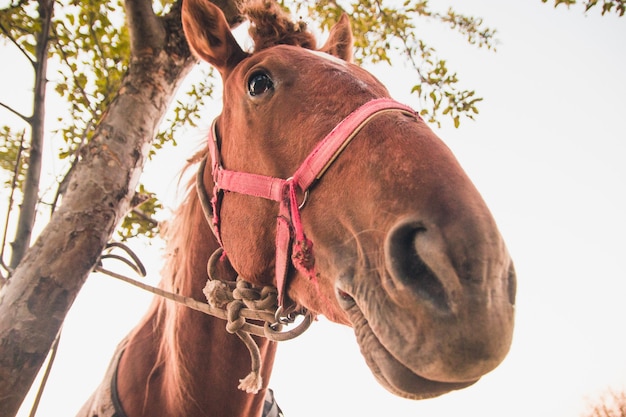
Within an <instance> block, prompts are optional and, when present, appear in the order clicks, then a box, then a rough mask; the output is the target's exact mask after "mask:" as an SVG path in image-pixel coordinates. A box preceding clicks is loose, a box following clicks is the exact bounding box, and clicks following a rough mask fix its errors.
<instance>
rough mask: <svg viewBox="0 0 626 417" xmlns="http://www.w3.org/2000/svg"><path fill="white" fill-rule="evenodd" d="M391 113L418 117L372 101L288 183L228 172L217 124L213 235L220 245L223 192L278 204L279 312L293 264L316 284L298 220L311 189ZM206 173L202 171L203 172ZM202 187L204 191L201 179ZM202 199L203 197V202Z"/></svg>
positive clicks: (309, 248) (211, 146) (383, 100)
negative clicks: (300, 198) (368, 126)
mask: <svg viewBox="0 0 626 417" xmlns="http://www.w3.org/2000/svg"><path fill="white" fill-rule="evenodd" d="M389 111H399V112H401V113H404V114H406V115H409V116H414V117H418V118H419V115H418V114H417V113H416V112H415V111H414V110H413V109H411V108H410V107H408V106H405V105H403V104H400V103H398V102H396V101H394V100H391V99H387V98H381V99H375V100H372V101H369V102H367V103H365V104H364V105H362V106H361V107H359V108H358V109H356V110H355V111H354V112H352V113H351V114H350V115H348V116H347V117H346V118H345V119H343V120H342V121H341V122H339V124H338V125H337V126H335V128H334V129H333V130H332V131H331V132H330V133H329V134H328V135H327V136H326V137H325V138H324V139H322V140H321V141H320V142H319V143H318V144H317V146H316V147H315V149H313V151H312V152H311V153H310V154H309V156H307V158H306V159H305V160H304V162H303V163H302V165H300V167H299V168H298V169H297V170H296V172H295V173H294V174H293V176H291V177H290V178H287V179H281V178H274V177H268V176H264V175H257V174H250V173H246V172H238V171H229V170H228V169H225V168H224V167H223V166H222V162H221V158H220V152H219V147H218V144H217V134H216V132H215V122H213V126H212V128H211V131H210V134H209V153H210V156H211V161H212V164H211V170H212V173H213V181H214V183H215V188H214V189H213V197H212V199H211V205H212V207H213V216H212V229H213V232H214V233H215V236H216V237H217V240H218V242H219V243H220V245H221V244H222V241H221V236H220V218H219V212H220V205H221V199H222V191H229V192H234V193H239V194H245V195H250V196H255V197H260V198H265V199H268V200H272V201H276V202H278V203H279V204H280V209H279V214H278V218H277V224H276V271H275V273H276V287H277V289H278V306H279V308H281V307H283V305H284V301H285V300H284V298H285V290H286V287H287V275H288V271H289V258H291V263H292V264H293V265H294V266H295V268H296V269H297V270H298V271H300V272H301V273H303V274H305V275H307V276H308V277H309V278H310V279H311V280H312V281H313V282H315V283H317V277H316V273H315V258H314V257H313V243H312V242H311V241H310V240H309V239H308V238H307V237H306V235H305V233H304V229H303V226H302V221H301V219H300V210H301V209H302V207H303V206H304V204H305V203H306V198H307V196H308V193H309V189H310V187H311V186H312V185H313V183H314V182H315V181H316V180H319V179H320V178H321V177H322V175H324V173H325V172H326V170H327V169H328V168H329V167H330V165H331V164H332V163H333V162H334V161H335V160H336V159H337V157H338V156H339V155H340V154H341V152H342V151H343V150H344V149H345V148H346V147H347V146H348V144H349V143H350V141H351V140H352V139H353V138H354V137H355V136H356V135H357V134H358V133H359V131H360V130H361V129H362V128H363V126H365V125H366V124H367V123H368V122H369V121H370V120H371V119H372V118H374V117H375V116H377V115H379V114H381V113H384V112H389ZM200 169H201V170H203V166H202V167H201V168H200ZM198 183H199V184H198V185H199V186H200V185H201V181H200V178H199V181H198ZM298 190H300V191H301V192H302V193H304V201H303V202H302V203H300V204H299V203H298V201H297V192H298ZM201 198H202V196H201Z"/></svg>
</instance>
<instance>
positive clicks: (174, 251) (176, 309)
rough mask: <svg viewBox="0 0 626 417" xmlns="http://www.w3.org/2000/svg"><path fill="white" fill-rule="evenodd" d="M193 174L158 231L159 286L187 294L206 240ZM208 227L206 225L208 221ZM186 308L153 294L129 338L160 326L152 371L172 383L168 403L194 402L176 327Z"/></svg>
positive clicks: (205, 150) (188, 166) (190, 162)
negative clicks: (160, 242)
mask: <svg viewBox="0 0 626 417" xmlns="http://www.w3.org/2000/svg"><path fill="white" fill-rule="evenodd" d="M207 153H208V148H206V147H204V148H203V149H202V150H201V151H199V152H197V153H196V154H195V155H194V156H192V157H191V158H190V159H188V160H187V163H186V164H185V166H184V167H183V169H182V171H181V173H180V175H179V178H180V179H181V180H182V177H183V176H184V174H185V173H186V172H188V170H189V169H191V168H193V167H194V166H196V165H197V163H198V162H199V161H200V160H201V159H202V158H203V157H204V156H205V155H206V154H207ZM195 183H196V180H195V176H192V178H191V179H190V180H189V181H188V182H187V184H186V185H184V186H183V187H181V188H182V189H183V192H184V197H183V199H182V201H181V203H180V205H179V206H178V207H177V209H176V210H175V212H174V214H173V215H172V220H171V221H169V222H165V223H163V224H162V225H161V235H162V236H163V238H164V239H165V241H166V247H165V262H164V266H163V268H162V271H161V276H162V279H161V282H160V283H159V287H161V288H162V289H163V290H166V291H169V292H173V293H176V294H189V293H190V292H191V287H192V283H193V279H191V277H192V276H193V275H194V271H193V266H192V265H193V264H194V257H195V256H198V255H197V253H198V252H195V251H196V250H198V251H201V250H202V248H197V247H195V246H196V245H197V244H201V242H203V241H205V239H206V236H202V232H201V231H199V230H198V228H197V222H194V219H202V220H201V221H206V220H205V219H204V213H203V212H202V208H201V205H200V203H199V198H198V195H197V193H196V192H195ZM207 227H208V225H207ZM186 310H187V307H185V306H182V305H179V304H175V303H172V302H171V301H169V300H167V299H165V298H162V297H155V299H154V301H153V302H152V304H151V306H150V308H149V309H148V311H147V312H146V315H145V316H144V318H143V320H142V321H141V322H140V323H139V325H138V326H137V327H136V328H135V330H134V331H133V332H132V333H131V335H130V339H131V340H132V339H133V337H134V336H138V335H140V334H141V329H142V328H145V327H146V326H148V327H149V328H151V329H152V330H153V331H154V330H156V329H159V328H161V329H162V330H161V333H160V337H159V335H155V340H159V345H158V346H156V352H157V359H156V361H155V365H154V368H153V369H152V371H151V375H157V374H162V375H163V377H164V378H169V379H170V380H171V382H172V383H170V384H168V387H169V390H168V391H167V392H164V395H166V396H167V397H168V398H169V400H170V404H182V405H183V406H184V407H191V406H193V405H194V403H193V400H192V398H193V397H192V396H191V395H190V387H189V383H188V381H189V380H190V378H189V367H188V365H187V364H186V363H185V358H184V355H183V354H182V352H184V346H181V345H180V340H179V337H178V330H179V329H180V328H181V326H182V325H184V323H181V321H184V315H183V314H181V313H183V312H185V311H186ZM151 380H152V377H150V378H148V380H147V381H146V387H145V390H146V394H145V396H146V399H147V397H148V392H149V390H150V382H151ZM178 411H180V412H181V415H185V414H186V410H178Z"/></svg>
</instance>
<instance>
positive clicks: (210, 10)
mask: <svg viewBox="0 0 626 417" xmlns="http://www.w3.org/2000/svg"><path fill="white" fill-rule="evenodd" d="M182 22H183V30H184V32H185V37H186V38H187V42H188V43H189V47H190V48H191V50H192V52H193V53H194V54H195V55H196V56H197V57H198V58H200V59H202V60H204V61H206V62H208V63H209V64H211V65H213V66H214V67H215V68H217V69H218V70H219V71H220V73H221V74H222V77H223V78H225V76H226V75H227V74H228V73H229V72H230V71H231V70H232V69H233V68H234V67H235V66H236V65H237V64H238V63H239V62H240V61H241V60H242V59H244V58H245V57H246V56H247V55H246V53H245V52H244V51H243V50H242V49H241V48H240V47H239V44H238V43H237V41H236V40H235V37H234V36H233V34H232V33H231V31H230V27H229V25H228V22H227V21H226V17H224V13H222V11H221V10H220V8H219V7H217V6H216V5H214V4H213V3H210V2H209V1H208V0H184V1H183V9H182Z"/></svg>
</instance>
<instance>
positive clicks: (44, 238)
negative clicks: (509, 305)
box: [0, 0, 239, 417]
mask: <svg viewBox="0 0 626 417" xmlns="http://www.w3.org/2000/svg"><path fill="white" fill-rule="evenodd" d="M150 4H151V3H150V1H149V0H126V13H127V15H128V16H129V19H128V22H129V30H130V32H131V37H132V39H133V40H132V58H131V63H130V68H129V71H128V74H127V75H126V77H125V79H124V82H123V85H122V87H121V89H120V91H119V93H118V96H117V97H116V99H115V100H114V101H113V102H112V103H111V105H110V106H109V108H108V109H107V111H106V112H105V114H104V116H103V118H102V120H101V121H100V123H99V125H98V127H97V129H96V132H95V135H94V137H93V140H92V142H91V143H90V144H89V145H88V146H87V147H86V148H85V150H84V151H83V153H82V154H81V159H80V161H79V162H78V163H77V165H76V168H75V171H74V174H73V175H72V178H71V180H70V182H69V185H68V189H67V191H66V193H65V195H64V197H63V201H62V203H61V206H60V207H59V208H58V209H57V210H56V211H55V213H54V214H53V216H52V218H51V220H50V222H49V223H48V225H47V226H46V227H45V229H44V230H43V232H42V233H41V235H40V236H39V237H38V239H37V240H36V242H35V243H34V245H33V246H32V247H31V248H30V249H29V250H28V251H27V252H26V254H25V256H24V257H23V259H22V261H21V262H20V263H19V265H18V266H17V268H16V269H15V271H14V274H13V276H12V277H11V279H10V280H9V282H8V283H7V284H6V285H5V286H4V287H3V288H2V290H0V404H2V406H1V407H0V417H6V416H14V415H15V414H16V413H17V411H18V409H19V407H20V405H21V403H22V401H23V398H24V397H25V396H26V394H27V392H28V390H29V388H30V386H31V384H32V382H33V380H34V379H35V377H36V375H37V372H38V371H39V368H40V367H41V365H42V363H43V361H44V359H45V357H46V354H47V353H48V350H49V349H50V347H51V345H52V343H53V341H54V338H55V336H56V334H57V333H58V331H59V329H60V327H61V324H62V322H63V320H64V318H65V315H66V313H67V311H68V310H69V308H70V307H71V305H72V303H73V301H74V299H75V298H76V295H77V294H78V292H79V290H80V288H81V287H82V285H83V283H84V282H85V280H86V278H87V276H88V275H89V273H90V272H91V271H92V269H93V267H94V266H95V265H96V263H97V261H98V258H99V256H100V253H101V252H102V250H103V249H104V247H105V245H106V243H107V241H108V240H109V239H110V238H111V235H112V234H113V232H114V229H115V227H116V226H117V225H118V223H119V222H120V220H121V219H122V218H123V216H124V215H125V214H126V212H127V211H128V210H129V209H130V201H131V198H132V196H133V193H134V190H135V188H136V186H137V184H138V180H139V176H140V174H141V170H142V168H143V164H144V161H145V159H146V157H147V154H148V150H149V149H150V144H151V141H152V139H153V138H154V136H155V133H156V129H157V127H158V125H159V122H160V121H161V119H162V117H163V115H164V113H165V111H166V109H167V107H168V105H169V103H170V101H171V100H172V98H173V96H174V93H175V91H176V89H177V87H178V85H179V83H180V82H181V81H182V80H183V78H184V76H185V75H186V74H187V72H188V71H189V70H190V69H191V67H192V65H193V64H194V62H195V60H194V59H193V58H191V57H190V54H189V49H188V47H187V45H186V42H185V41H184V37H183V34H182V28H181V24H180V1H178V2H177V4H176V6H174V8H173V9H172V11H171V12H170V13H169V14H168V15H167V16H165V17H164V18H157V17H156V16H154V15H153V14H152V11H151V9H149V5H150ZM222 6H227V7H225V9H226V14H227V18H228V19H229V21H230V22H232V23H236V22H238V21H239V18H238V15H237V12H236V8H234V7H233V3H232V1H228V2H223V4H222Z"/></svg>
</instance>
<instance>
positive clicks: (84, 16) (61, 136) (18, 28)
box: [0, 0, 213, 238]
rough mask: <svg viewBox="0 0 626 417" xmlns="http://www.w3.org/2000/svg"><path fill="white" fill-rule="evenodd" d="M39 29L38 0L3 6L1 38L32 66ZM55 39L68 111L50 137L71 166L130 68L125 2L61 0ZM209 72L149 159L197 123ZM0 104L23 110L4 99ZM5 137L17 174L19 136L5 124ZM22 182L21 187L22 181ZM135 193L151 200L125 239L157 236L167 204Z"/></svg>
mask: <svg viewBox="0 0 626 417" xmlns="http://www.w3.org/2000/svg"><path fill="white" fill-rule="evenodd" d="M154 6H155V8H156V9H157V10H158V11H159V12H160V13H166V12H167V10H168V9H169V3H167V2H156V3H155V5H154ZM40 29H41V24H40V21H39V17H38V14H37V2H36V1H34V0H25V1H16V2H14V3H12V4H10V5H9V6H8V7H7V8H5V9H2V10H0V39H2V40H4V42H3V43H5V44H7V43H9V44H12V45H13V46H14V47H17V48H18V49H19V50H20V51H21V52H22V54H23V55H24V56H25V57H26V59H28V60H29V61H30V62H31V63H34V52H35V48H36V33H37V32H39V31H40ZM50 36H51V39H50V40H51V42H50V45H51V48H50V51H49V54H50V63H51V64H50V70H49V75H48V78H49V79H50V84H51V85H52V87H53V91H54V92H56V93H57V94H58V96H59V98H60V99H61V100H58V99H55V106H56V105H65V106H66V109H65V111H62V112H61V114H63V116H62V117H59V118H58V120H57V121H56V124H55V127H54V129H53V128H50V127H49V128H48V130H49V131H52V133H56V134H55V135H54V136H52V137H51V138H49V139H53V140H54V141H55V143H54V146H55V147H56V148H57V149H58V157H59V158H60V159H62V160H63V159H65V160H67V164H68V165H72V164H73V162H74V160H75V159H76V158H77V157H78V155H79V151H80V149H81V148H82V147H83V146H85V145H86V144H87V143H88V142H89V141H90V140H91V137H92V136H93V134H94V131H95V127H96V125H97V123H98V121H99V120H100V119H101V117H102V116H103V114H104V112H105V111H106V109H107V107H108V105H109V104H110V103H111V102H112V100H114V98H115V95H116V94H117V92H118V91H119V89H120V87H121V85H122V80H123V77H124V75H125V74H126V71H127V70H128V63H129V62H128V60H129V58H130V39H129V35H128V29H127V28H126V26H125V22H124V13H123V5H122V2H121V0H116V1H107V0H93V1H89V2H85V1H79V0H60V1H58V2H57V3H56V9H55V14H54V20H53V26H52V30H51V34H50ZM204 75H205V78H204V79H202V80H200V81H198V82H197V83H195V84H193V85H192V86H191V87H190V88H189V91H187V93H186V94H185V95H184V96H183V98H181V99H179V100H178V101H177V103H176V105H175V106H173V108H172V110H171V111H170V113H169V114H168V115H167V116H166V118H165V121H164V123H163V124H162V126H161V129H160V131H159V133H158V134H157V137H156V139H155V141H154V142H153V147H152V149H151V150H150V152H149V156H150V157H151V156H153V155H154V154H155V152H156V151H157V150H158V149H160V148H162V147H163V146H164V145H165V144H166V143H167V142H173V143H174V144H175V140H174V132H176V131H177V130H179V129H181V128H182V127H184V126H195V122H197V120H198V119H199V117H200V111H201V109H202V108H203V106H204V105H205V102H206V100H207V99H209V98H210V97H211V96H212V94H213V83H212V80H213V74H212V73H207V74H204ZM59 103H60V104H59ZM0 104H2V107H5V108H7V109H8V110H10V111H12V112H13V113H16V114H17V112H15V111H13V110H12V109H11V108H10V107H9V106H7V105H5V104H4V103H0ZM18 116H21V117H22V118H23V119H26V117H24V116H22V115H19V114H18ZM0 141H1V142H0V151H1V153H0V168H2V169H4V170H8V171H10V172H13V168H14V166H15V161H16V159H15V156H16V154H17V153H16V152H17V141H16V136H15V134H14V133H13V131H12V130H11V129H10V128H9V127H8V126H0ZM24 161H26V159H24V158H23V163H22V168H21V171H20V173H21V176H22V178H23V171H24V169H25V167H26V165H24ZM68 172H71V169H70V170H68ZM18 180H19V178H18ZM64 183H65V179H61V181H60V184H59V185H60V186H62V185H63V184H64ZM18 185H20V186H21V182H18ZM60 192H62V190H60ZM137 196H138V199H139V200H145V202H143V204H142V205H141V207H136V208H135V209H134V211H133V212H131V213H130V214H129V216H128V218H126V219H125V220H124V222H123V224H122V226H121V229H120V232H119V234H120V236H121V237H122V238H129V237H131V236H135V235H138V234H144V235H147V236H149V237H151V236H154V234H155V233H156V225H157V223H156V222H155V221H154V220H153V219H152V216H153V215H154V214H155V213H156V211H158V210H159V209H161V208H162V205H161V204H160V203H158V202H157V201H156V198H155V197H154V195H153V194H151V193H147V192H146V191H145V189H144V188H143V186H140V188H139V190H138V191H137ZM146 196H148V197H147V198H144V197H146ZM139 213H141V214H139Z"/></svg>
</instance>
